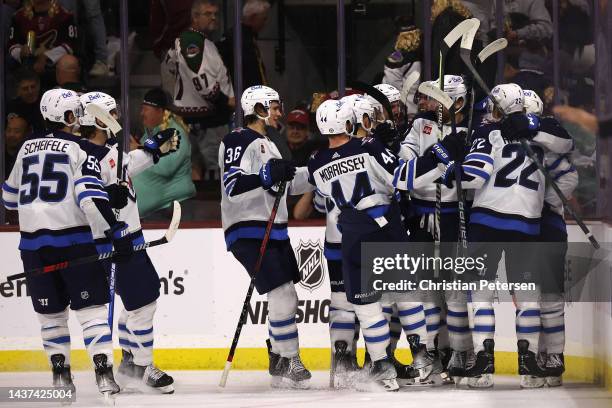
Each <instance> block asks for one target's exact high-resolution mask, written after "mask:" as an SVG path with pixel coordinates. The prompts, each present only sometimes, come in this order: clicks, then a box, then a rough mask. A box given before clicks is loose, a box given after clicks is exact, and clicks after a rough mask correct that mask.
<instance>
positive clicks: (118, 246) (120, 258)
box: [104, 221, 134, 262]
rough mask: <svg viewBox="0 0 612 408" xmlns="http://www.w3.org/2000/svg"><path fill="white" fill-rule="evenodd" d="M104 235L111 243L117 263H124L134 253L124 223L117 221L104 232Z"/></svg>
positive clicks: (130, 238)
mask: <svg viewBox="0 0 612 408" xmlns="http://www.w3.org/2000/svg"><path fill="white" fill-rule="evenodd" d="M104 235H106V237H107V238H108V239H110V240H111V242H112V243H113V247H115V252H116V253H117V254H116V255H115V259H116V260H117V262H125V261H126V260H128V259H129V258H130V257H131V256H132V254H133V253H134V247H133V246H132V237H131V236H130V231H129V230H128V226H127V224H126V223H125V222H123V221H119V222H117V223H116V224H115V225H113V226H112V227H110V228H109V229H107V230H106V231H104Z"/></svg>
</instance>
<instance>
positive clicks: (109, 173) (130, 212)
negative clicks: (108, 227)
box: [93, 140, 154, 239]
mask: <svg viewBox="0 0 612 408" xmlns="http://www.w3.org/2000/svg"><path fill="white" fill-rule="evenodd" d="M104 149H105V151H106V155H105V156H104V157H103V158H102V159H101V160H100V170H101V171H100V175H101V177H102V182H103V183H104V185H105V186H108V185H111V184H116V183H117V165H118V163H119V162H118V159H119V151H118V150H117V144H116V143H115V141H114V140H112V141H110V143H108V144H106V146H104ZM153 164H154V162H153V156H152V155H151V154H150V153H147V152H145V151H144V150H142V149H136V150H132V151H131V152H129V153H123V174H124V176H123V177H124V180H125V181H126V182H127V185H128V189H129V193H128V202H127V205H126V206H125V207H124V208H122V209H121V210H120V211H119V218H118V219H119V221H124V222H125V223H127V224H128V228H129V231H130V233H134V232H137V231H140V229H141V226H140V214H139V213H138V205H137V203H136V192H135V191H134V186H133V185H132V177H135V176H136V175H137V174H139V173H140V172H142V171H144V170H146V169H147V168H149V167H151V166H152V165H153ZM93 233H94V238H95V239H98V238H104V231H99V230H97V229H96V230H94V231H93Z"/></svg>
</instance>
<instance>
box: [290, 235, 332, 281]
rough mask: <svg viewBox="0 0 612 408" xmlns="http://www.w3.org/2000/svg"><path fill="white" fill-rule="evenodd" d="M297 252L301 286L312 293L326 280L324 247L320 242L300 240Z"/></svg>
mask: <svg viewBox="0 0 612 408" xmlns="http://www.w3.org/2000/svg"><path fill="white" fill-rule="evenodd" d="M295 252H296V255H297V263H298V268H299V270H300V276H301V280H300V282H299V284H300V286H302V287H303V288H305V289H308V290H309V291H311V292H312V291H313V290H315V289H317V288H318V287H319V286H321V285H322V284H323V280H324V278H325V266H324V260H323V247H322V246H321V244H320V242H319V241H318V240H317V241H311V240H308V241H306V242H304V241H302V240H300V244H299V245H298V247H297V248H296V249H295Z"/></svg>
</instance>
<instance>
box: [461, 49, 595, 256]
mask: <svg viewBox="0 0 612 408" xmlns="http://www.w3.org/2000/svg"><path fill="white" fill-rule="evenodd" d="M461 59H462V60H463V62H464V63H465V65H466V66H467V68H468V69H469V70H470V72H471V73H472V75H473V76H474V79H475V80H476V83H477V84H478V86H480V87H481V89H482V90H483V91H484V92H485V93H486V94H487V95H489V98H490V99H491V101H492V102H493V104H494V105H495V107H496V108H497V110H498V111H499V112H500V113H501V114H502V115H503V116H506V115H505V113H504V110H503V109H502V108H501V106H499V102H498V101H497V99H495V96H493V95H492V94H491V90H490V89H489V87H488V86H487V84H485V83H484V81H483V80H482V77H481V76H480V75H479V74H478V72H477V71H476V69H475V68H474V66H473V64H472V61H471V60H470V59H469V58H464V56H463V55H461ZM519 141H520V143H521V146H522V147H523V149H524V150H525V153H527V156H529V158H530V159H531V161H533V162H534V163H535V165H536V166H537V168H538V170H539V171H540V172H541V173H542V174H543V175H544V179H545V180H546V183H547V184H548V185H550V186H551V187H552V188H553V190H554V191H555V193H556V194H557V196H558V197H559V199H560V200H561V203H562V204H563V207H564V208H566V209H567V212H569V214H570V216H571V217H572V218H573V219H574V221H576V224H578V226H579V227H580V229H581V230H582V232H583V233H584V235H586V237H587V239H588V240H589V242H590V243H591V245H593V248H595V249H599V248H601V246H600V245H599V242H597V239H596V238H595V237H594V236H593V233H592V232H591V231H590V230H589V228H588V227H587V226H586V224H585V223H584V221H583V220H582V217H580V216H579V215H578V214H576V211H574V209H573V207H572V206H571V205H570V203H569V201H568V200H567V198H566V197H565V194H563V192H562V191H561V189H560V188H559V186H557V183H556V182H555V180H554V179H553V178H552V177H551V176H550V173H549V172H548V170H546V168H545V167H544V165H543V164H542V163H541V162H540V161H539V160H538V159H537V157H536V155H535V153H534V152H533V149H531V146H529V143H528V142H527V140H525V138H521V139H520V140H519Z"/></svg>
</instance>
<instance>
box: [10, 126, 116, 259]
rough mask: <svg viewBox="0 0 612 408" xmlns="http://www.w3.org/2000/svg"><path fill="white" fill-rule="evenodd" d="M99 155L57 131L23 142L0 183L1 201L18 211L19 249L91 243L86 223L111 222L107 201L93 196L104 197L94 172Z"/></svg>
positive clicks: (97, 172)
mask: <svg viewBox="0 0 612 408" xmlns="http://www.w3.org/2000/svg"><path fill="white" fill-rule="evenodd" d="M103 155H104V151H103V149H102V148H101V147H99V146H96V145H94V144H92V143H90V142H88V141H86V140H84V139H79V138H77V137H75V136H73V135H70V134H67V133H64V132H58V131H56V132H53V133H49V134H39V135H33V136H31V137H30V138H29V139H28V140H26V141H25V142H24V144H23V146H22V147H21V149H20V150H19V153H18V154H17V160H16V162H15V166H14V167H13V170H12V171H11V174H10V175H9V177H8V179H7V180H6V182H5V183H4V184H3V185H2V199H3V201H4V205H5V207H6V208H8V209H12V210H18V212H19V229H20V231H21V241H20V243H19V249H22V250H30V251H34V250H37V249H39V248H41V247H44V246H51V247H67V246H71V245H76V244H84V243H92V242H93V237H92V233H91V229H90V227H89V225H90V224H93V225H95V226H96V228H97V229H100V230H102V231H104V230H106V229H108V228H109V226H110V225H111V224H112V223H114V222H113V221H112V212H111V211H110V207H109V206H106V207H103V206H101V207H99V206H98V205H97V204H96V203H95V201H93V200H94V199H96V200H104V201H106V202H108V194H107V193H106V192H105V191H104V187H103V182H102V180H101V176H100V163H99V160H100V158H101V157H102V156H103ZM92 203H93V204H94V205H89V206H88V204H92ZM92 209H93V211H94V216H93V217H90V214H92V213H91V210H92ZM96 213H97V214H96ZM88 220H89V222H88Z"/></svg>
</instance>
